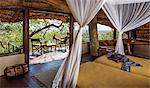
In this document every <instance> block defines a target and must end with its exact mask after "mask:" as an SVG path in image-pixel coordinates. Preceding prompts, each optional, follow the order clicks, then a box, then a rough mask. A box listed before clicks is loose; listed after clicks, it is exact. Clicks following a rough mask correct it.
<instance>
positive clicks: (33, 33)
mask: <svg viewBox="0 0 150 88" xmlns="http://www.w3.org/2000/svg"><path fill="white" fill-rule="evenodd" d="M62 24H63V22H62V23H61V24H60V25H59V26H57V25H54V24H50V25H47V26H45V27H43V28H40V29H38V30H36V31H34V32H32V33H31V34H30V37H32V36H33V35H35V34H36V33H38V32H40V31H42V30H44V29H46V28H49V27H51V26H54V27H56V28H60V27H61V26H62Z"/></svg>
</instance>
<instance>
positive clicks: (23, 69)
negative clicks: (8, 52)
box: [4, 64, 28, 77]
mask: <svg viewBox="0 0 150 88" xmlns="http://www.w3.org/2000/svg"><path fill="white" fill-rule="evenodd" d="M27 72H28V65H27V64H17V65H14V66H10V67H6V68H5V70H4V75H5V76H6V77H15V76H19V75H22V74H25V73H27Z"/></svg>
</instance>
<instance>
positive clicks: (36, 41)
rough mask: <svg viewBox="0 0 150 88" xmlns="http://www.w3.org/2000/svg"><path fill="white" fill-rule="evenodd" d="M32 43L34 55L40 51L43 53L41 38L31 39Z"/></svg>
mask: <svg viewBox="0 0 150 88" xmlns="http://www.w3.org/2000/svg"><path fill="white" fill-rule="evenodd" d="M31 45H32V55H34V54H35V53H36V52H38V53H40V55H42V42H41V41H40V39H39V38H38V39H31Z"/></svg>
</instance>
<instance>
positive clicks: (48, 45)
mask: <svg viewBox="0 0 150 88" xmlns="http://www.w3.org/2000/svg"><path fill="white" fill-rule="evenodd" d="M33 45H34V46H38V47H39V49H40V53H41V54H44V53H45V50H46V49H47V48H51V50H52V49H53V47H54V48H55V51H56V44H54V43H50V44H40V43H39V44H33Z"/></svg>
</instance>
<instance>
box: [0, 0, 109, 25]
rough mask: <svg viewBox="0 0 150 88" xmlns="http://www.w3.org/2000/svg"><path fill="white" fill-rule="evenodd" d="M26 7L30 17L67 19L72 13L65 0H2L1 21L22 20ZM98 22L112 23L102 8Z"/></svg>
mask: <svg viewBox="0 0 150 88" xmlns="http://www.w3.org/2000/svg"><path fill="white" fill-rule="evenodd" d="M24 9H29V10H30V18H32V19H37V18H39V19H60V20H63V21H67V20H66V19H67V16H69V15H68V14H70V13H71V12H70V10H69V8H68V6H67V3H66V1H65V0H1V1H0V21H2V22H17V21H22V20H23V10H24ZM98 22H99V23H103V24H109V25H111V24H110V22H109V20H108V19H107V17H106V15H105V14H104V12H103V11H102V10H101V11H100V12H99V13H98Z"/></svg>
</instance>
